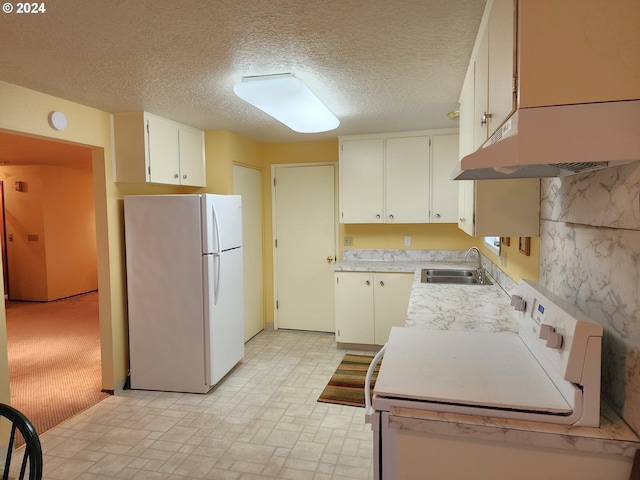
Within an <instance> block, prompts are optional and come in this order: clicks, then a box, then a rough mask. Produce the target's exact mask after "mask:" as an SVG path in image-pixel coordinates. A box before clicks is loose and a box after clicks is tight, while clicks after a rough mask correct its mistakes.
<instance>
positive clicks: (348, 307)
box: [335, 272, 374, 344]
mask: <svg viewBox="0 0 640 480" xmlns="http://www.w3.org/2000/svg"><path fill="white" fill-rule="evenodd" d="M335 281H336V284H335V302H336V305H335V309H336V341H337V342H343V343H366V344H373V342H374V328H373V275H372V274H369V273H354V272H348V273H336V274H335Z"/></svg>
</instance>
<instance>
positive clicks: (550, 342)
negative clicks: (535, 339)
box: [547, 332, 562, 350]
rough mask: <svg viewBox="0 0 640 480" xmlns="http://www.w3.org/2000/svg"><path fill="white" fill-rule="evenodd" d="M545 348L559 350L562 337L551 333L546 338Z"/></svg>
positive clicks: (556, 333)
mask: <svg viewBox="0 0 640 480" xmlns="http://www.w3.org/2000/svg"><path fill="white" fill-rule="evenodd" d="M547 347H549V348H555V349H556V350H560V348H561V347H562V335H560V334H559V333H558V332H551V333H550V334H549V337H548V338H547Z"/></svg>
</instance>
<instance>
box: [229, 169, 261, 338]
mask: <svg viewBox="0 0 640 480" xmlns="http://www.w3.org/2000/svg"><path fill="white" fill-rule="evenodd" d="M233 193H234V194H236V195H241V196H242V249H243V259H242V266H243V281H244V341H245V342H246V341H248V340H249V339H251V338H252V337H254V336H255V335H257V334H258V333H259V332H261V331H262V330H264V281H263V280H264V276H263V261H262V247H263V241H262V239H263V231H262V230H263V229H262V171H260V170H257V169H255V168H249V167H243V166H240V165H234V166H233Z"/></svg>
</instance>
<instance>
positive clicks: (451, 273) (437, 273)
mask: <svg viewBox="0 0 640 480" xmlns="http://www.w3.org/2000/svg"><path fill="white" fill-rule="evenodd" d="M425 271H426V272H427V273H426V274H425V273H424V272H425ZM474 273H475V270H449V269H444V268H443V269H434V268H430V269H428V270H422V275H427V276H428V277H473V274H474Z"/></svg>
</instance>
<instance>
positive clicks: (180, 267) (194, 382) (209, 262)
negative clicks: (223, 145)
mask: <svg viewBox="0 0 640 480" xmlns="http://www.w3.org/2000/svg"><path fill="white" fill-rule="evenodd" d="M124 223H125V249H126V250H125V255H126V267H127V294H128V307H129V312H128V313H129V359H130V382H131V388H133V389H142V390H161V391H172V392H192V393H206V392H208V391H209V390H210V389H211V388H212V387H213V386H214V385H215V384H216V383H218V382H219V381H220V380H221V379H222V378H223V377H224V376H225V375H226V374H227V373H228V372H229V371H230V370H231V369H232V368H233V367H234V366H235V365H236V364H237V363H238V362H239V361H240V360H242V358H243V357H244V304H243V286H242V203H241V197H240V196H239V195H211V194H202V195H127V196H125V197H124Z"/></svg>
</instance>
